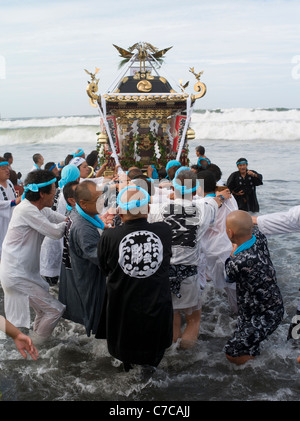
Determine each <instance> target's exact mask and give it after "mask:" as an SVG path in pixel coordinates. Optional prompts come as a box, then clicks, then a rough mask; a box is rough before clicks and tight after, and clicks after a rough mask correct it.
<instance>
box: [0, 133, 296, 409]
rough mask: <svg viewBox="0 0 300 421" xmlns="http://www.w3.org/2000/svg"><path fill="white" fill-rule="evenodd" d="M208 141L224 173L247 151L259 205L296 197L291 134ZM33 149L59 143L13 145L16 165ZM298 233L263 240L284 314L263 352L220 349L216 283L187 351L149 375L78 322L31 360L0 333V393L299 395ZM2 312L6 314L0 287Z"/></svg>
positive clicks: (282, 204)
mask: <svg viewBox="0 0 300 421" xmlns="http://www.w3.org/2000/svg"><path fill="white" fill-rule="evenodd" d="M196 132H197V130H196ZM200 143H201V144H203V143H204V142H202V141H201V142H200V141H197V140H194V141H193V142H191V144H190V153H191V161H192V160H193V159H194V156H193V150H194V147H195V146H197V144H200ZM204 144H205V147H206V149H207V155H208V156H209V158H210V159H211V160H212V161H213V162H215V163H216V164H217V165H219V166H220V167H221V169H222V171H223V178H224V179H225V180H226V178H227V177H228V176H229V174H230V173H231V172H232V171H235V161H236V159H237V158H239V157H240V156H245V157H246V158H248V161H249V167H250V168H251V169H255V170H257V171H258V172H261V173H262V174H263V176H264V184H263V186H261V187H259V188H258V189H257V195H258V199H259V203H260V207H261V209H260V213H262V214H263V213H267V212H275V211H284V210H288V209H289V208H290V207H291V206H295V205H299V204H300V192H299V185H298V179H297V178H296V175H297V174H298V170H299V169H300V165H299V146H298V143H297V142H296V141H284V142H272V141H269V142H268V141H257V142H245V141H235V142H228V141H225V140H222V141H217V140H215V141H213V142H211V141H207V142H205V143H204ZM76 146H77V147H81V146H84V147H85V148H86V150H87V151H90V150H92V149H93V148H94V144H93V143H92V142H91V143H86V144H80V145H78V144H77V145H76V144H75V143H74V144H72V143H69V147H70V149H71V150H73V149H74V148H75V147H76ZM74 150H75V149H74ZM33 151H39V152H41V153H43V154H45V157H47V158H49V161H50V160H53V159H54V158H55V157H56V158H59V159H60V158H61V156H62V153H63V151H65V145H61V144H59V145H53V144H52V145H50V144H49V145H41V144H38V145H32V144H29V145H26V146H25V145H23V146H22V145H16V146H15V150H14V151H13V152H14V155H15V166H16V168H18V169H20V170H21V171H26V168H27V167H28V162H29V161H30V157H31V156H32V154H33V153H34V152H33ZM279 158H280V159H279ZM191 163H194V162H191ZM18 164H19V165H18ZM30 166H31V164H30ZM20 167H22V168H20ZM299 235H300V233H292V234H288V235H279V236H273V237H270V238H269V249H270V252H271V256H272V259H273V263H274V265H275V268H276V272H277V278H278V284H279V287H280V289H281V292H282V295H283V299H284V304H285V316H284V320H283V322H282V324H281V325H280V326H279V328H278V329H277V330H276V331H275V332H274V333H273V334H272V335H271V336H270V338H269V340H267V341H265V343H263V346H262V349H261V355H260V356H259V357H257V358H256V359H255V360H253V361H250V362H249V363H247V364H246V365H245V366H242V367H235V366H232V365H230V363H228V361H227V360H226V358H225V355H224V353H223V351H222V349H223V346H224V345H225V343H226V341H227V339H228V338H230V336H231V335H232V333H233V330H234V326H235V316H233V315H232V314H231V313H230V310H229V307H228V304H227V300H226V297H225V295H224V294H223V293H222V291H217V290H215V289H214V288H213V287H212V285H211V284H210V283H208V285H207V288H206V289H205V291H204V296H203V315H202V322H201V327H200V333H199V339H198V343H197V344H196V346H195V348H194V349H192V350H189V351H181V350H177V349H175V347H171V348H169V349H168V350H167V352H166V354H165V357H164V358H163V360H162V362H161V364H160V366H159V367H158V370H157V372H156V373H155V374H154V375H153V377H152V378H151V379H146V380H145V379H143V378H142V377H141V373H140V370H139V368H135V369H134V370H132V371H131V372H129V373H125V372H123V370H122V368H121V367H120V366H118V362H117V361H115V360H114V359H113V358H111V357H110V355H109V353H108V351H107V347H106V342H105V341H103V340H96V339H94V338H92V337H91V338H87V337H86V335H85V332H84V329H83V328H82V327H81V326H80V325H76V324H75V323H71V322H67V321H64V320H62V321H61V322H60V323H59V325H58V327H57V328H56V330H55V333H54V337H53V339H52V340H51V342H50V343H49V345H47V346H43V347H41V348H40V349H39V352H40V358H39V360H38V361H37V362H35V361H32V360H30V359H28V360H23V358H22V357H21V356H20V355H19V353H18V352H17V351H16V349H15V347H14V344H13V342H12V340H11V339H10V338H6V337H3V336H2V337H1V338H0V370H1V371H0V392H1V394H2V397H1V401H23V402H25V401H95V402H104V401H109V402H112V403H117V402H124V403H125V402H129V401H133V402H136V403H137V404H138V403H143V402H146V401H150V402H159V401H164V402H168V401H171V402H189V401H190V402H196V401H201V402H203V401H207V402H208V401H219V402H221V401H256V402H257V401H261V402H262V401H281V402H283V401H289V402H290V401H298V400H299V396H300V393H299V392H300V377H299V372H300V371H299V370H300V364H298V363H297V361H296V359H297V357H298V355H299V354H300V347H299V343H300V342H299V340H295V341H289V342H287V341H286V334H287V330H288V326H289V323H290V321H291V319H292V317H293V315H294V314H295V310H296V306H297V302H298V300H299V299H300V292H299V286H300V284H299V279H300V267H299V261H300V260H299V252H300V243H299ZM16 264H17V263H16ZM52 292H53V293H54V294H56V293H57V290H56V289H55V288H53V289H52ZM0 314H4V312H3V291H2V289H1V288H0ZM32 320H33V319H32ZM199 409H200V408H199Z"/></svg>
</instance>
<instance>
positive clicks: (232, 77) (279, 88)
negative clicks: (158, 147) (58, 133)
mask: <svg viewBox="0 0 300 421" xmlns="http://www.w3.org/2000/svg"><path fill="white" fill-rule="evenodd" d="M299 22H300V1H299V0H265V1H263V0H151V1H149V2H143V1H141V0H128V1H125V0H110V1H103V0H84V1H82V0H72V1H69V0H51V1H48V0H39V1H36V0H31V1H30V0H0V114H1V117H2V118H10V117H39V116H62V115H91V114H95V109H94V108H92V107H91V106H90V105H89V102H88V97H87V95H86V92H85V89H86V85H87V81H88V78H89V77H88V75H87V74H86V73H85V72H84V69H88V70H89V71H94V70H95V67H100V68H101V70H100V73H99V76H100V82H99V92H100V93H101V92H104V91H105V90H106V89H107V88H108V87H109V86H110V84H111V82H112V81H113V80H114V79H115V77H116V76H117V75H118V73H119V70H118V64H119V61H120V58H119V54H118V52H117V50H115V48H114V47H113V45H112V44H116V45H118V46H121V47H123V48H128V47H129V46H131V45H133V44H134V43H136V42H138V41H145V42H150V43H151V44H153V45H154V46H156V47H158V48H159V49H162V48H166V47H170V46H173V48H172V49H171V50H170V51H169V52H168V53H167V55H166V59H165V64H164V65H163V66H162V68H161V70H160V72H161V74H162V75H163V76H165V77H167V79H168V80H169V82H170V83H171V85H173V88H174V89H175V90H177V89H178V88H177V87H176V83H177V82H178V80H179V79H183V82H186V81H187V80H190V85H189V88H188V92H189V93H193V86H194V83H195V79H194V76H193V75H191V73H189V68H190V67H195V70H196V71H197V72H199V71H200V70H204V73H203V75H202V77H201V81H203V82H204V83H205V84H206V85H207V94H206V96H205V97H204V98H202V99H199V100H198V101H197V105H196V107H195V108H201V109H216V108H273V107H285V108H300V105H299V98H300V23H299Z"/></svg>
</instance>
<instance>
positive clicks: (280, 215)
mask: <svg viewBox="0 0 300 421" xmlns="http://www.w3.org/2000/svg"><path fill="white" fill-rule="evenodd" d="M257 226H258V228H259V230H260V231H261V232H262V233H263V234H265V235H274V234H286V233H289V232H295V231H296V232H297V231H298V232H299V231H300V206H293V207H292V208H290V209H289V210H288V211H286V212H276V213H269V214H266V215H260V216H258V217H257ZM297 310H298V311H300V300H299V301H298V306H297Z"/></svg>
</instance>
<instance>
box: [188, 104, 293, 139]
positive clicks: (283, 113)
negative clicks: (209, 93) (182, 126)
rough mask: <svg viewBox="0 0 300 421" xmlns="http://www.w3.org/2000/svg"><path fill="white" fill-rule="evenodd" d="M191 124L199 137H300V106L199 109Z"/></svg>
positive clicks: (194, 114)
mask: <svg viewBox="0 0 300 421" xmlns="http://www.w3.org/2000/svg"><path fill="white" fill-rule="evenodd" d="M191 127H192V128H193V129H194V130H195V133H196V139H197V140H239V141H256V140H273V141H286V140H290V141H298V140H300V110H299V109H247V108H235V109H224V110H205V111H204V110H199V111H196V112H194V113H193V115H192V119H191Z"/></svg>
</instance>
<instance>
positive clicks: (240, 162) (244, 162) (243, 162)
mask: <svg viewBox="0 0 300 421" xmlns="http://www.w3.org/2000/svg"><path fill="white" fill-rule="evenodd" d="M239 164H248V161H238V162H237V163H236V165H239Z"/></svg>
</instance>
